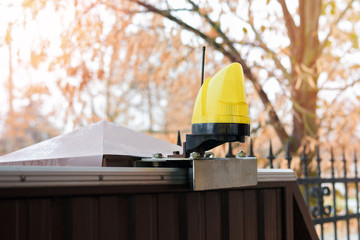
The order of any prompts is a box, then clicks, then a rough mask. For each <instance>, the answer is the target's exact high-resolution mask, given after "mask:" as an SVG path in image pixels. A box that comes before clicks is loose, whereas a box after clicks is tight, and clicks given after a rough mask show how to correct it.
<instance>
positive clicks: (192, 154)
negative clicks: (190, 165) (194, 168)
mask: <svg viewBox="0 0 360 240" xmlns="http://www.w3.org/2000/svg"><path fill="white" fill-rule="evenodd" d="M199 157H200V153H198V152H192V153H190V158H192V159H196V158H199Z"/></svg>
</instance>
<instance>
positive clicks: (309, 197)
mask: <svg viewBox="0 0 360 240" xmlns="http://www.w3.org/2000/svg"><path fill="white" fill-rule="evenodd" d="M229 145H230V144H229ZM230 150H231V148H230V147H229V151H230ZM228 154H229V153H228ZM248 156H254V151H253V146H252V141H250V150H249V155H248ZM284 158H285V159H286V161H287V168H290V166H291V161H292V159H293V157H292V156H291V152H290V145H289V143H288V144H287V145H286V151H285V157H284ZM313 158H314V159H313V160H314V161H315V162H314V163H315V164H316V168H315V169H310V168H309V165H308V163H309V162H310V159H309V158H308V156H307V154H306V146H305V145H304V146H303V149H302V153H301V156H300V164H301V167H302V171H300V172H298V175H301V176H298V180H297V181H298V184H299V186H300V189H301V191H302V193H303V196H304V200H305V202H306V205H307V206H308V208H309V211H310V213H311V215H312V218H313V222H314V225H315V227H316V226H319V227H317V231H318V234H319V238H320V239H328V237H331V236H333V239H348V240H349V239H350V238H351V239H359V240H360V232H359V230H360V229H359V226H360V222H359V220H360V213H359V182H360V179H359V178H358V168H357V163H358V162H357V157H356V153H354V156H353V160H352V161H348V160H347V159H346V157H345V153H344V151H343V154H342V157H341V160H336V159H335V157H334V153H333V150H332V149H331V150H330V159H329V160H328V161H330V168H329V169H328V170H325V169H322V168H321V163H322V162H324V161H323V159H322V158H321V156H320V150H319V147H316V149H315V154H314V157H313ZM267 159H268V160H269V168H274V160H276V156H275V155H274V154H273V148H272V144H271V142H270V146H269V155H268V156H267ZM340 161H341V162H342V164H339V162H340ZM335 163H336V164H337V165H340V167H341V165H342V169H339V168H336V167H335V166H334V165H335ZM310 170H311V171H310ZM335 170H337V172H338V174H335V173H336V171H335ZM341 185H342V186H343V187H341ZM341 190H342V192H343V193H341ZM350 190H351V191H352V192H353V194H352V195H353V198H352V199H349V191H350ZM325 198H326V199H327V200H326V201H325ZM341 198H342V199H343V201H345V204H344V206H341V205H340V204H339V203H338V202H337V201H338V200H341ZM349 200H352V201H353V202H354V201H355V202H356V208H355V207H354V206H353V207H352V208H351V209H350V207H349ZM350 221H353V223H352V224H350ZM339 222H343V223H344V226H345V227H341V228H339V227H338V223H339ZM329 224H330V225H333V228H332V229H333V230H332V231H330V232H329V229H330V228H329V227H327V228H326V229H324V227H325V226H326V225H327V226H329ZM344 228H345V229H346V230H345V229H344ZM342 229H344V230H345V231H342V232H345V233H344V235H345V236H343V234H340V233H339V230H342ZM351 230H353V231H352V232H351Z"/></svg>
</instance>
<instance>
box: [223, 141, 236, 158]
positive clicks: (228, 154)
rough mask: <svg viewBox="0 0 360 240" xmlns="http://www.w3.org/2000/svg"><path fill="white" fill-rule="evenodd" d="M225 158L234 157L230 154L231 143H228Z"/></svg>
mask: <svg viewBox="0 0 360 240" xmlns="http://www.w3.org/2000/svg"><path fill="white" fill-rule="evenodd" d="M225 157H227V158H233V157H235V155H234V154H233V152H232V145H231V142H229V145H228V152H227V154H226V155H225Z"/></svg>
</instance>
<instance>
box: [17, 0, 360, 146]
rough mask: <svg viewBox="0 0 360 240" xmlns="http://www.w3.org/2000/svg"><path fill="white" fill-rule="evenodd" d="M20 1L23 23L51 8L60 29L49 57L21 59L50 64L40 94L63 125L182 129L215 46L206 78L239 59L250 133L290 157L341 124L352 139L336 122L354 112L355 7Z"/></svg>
mask: <svg viewBox="0 0 360 240" xmlns="http://www.w3.org/2000/svg"><path fill="white" fill-rule="evenodd" d="M22 6H23V8H24V12H26V13H29V14H30V15H31V16H32V18H26V20H24V21H36V18H37V16H38V15H39V14H40V12H41V11H42V10H43V11H49V8H53V9H55V10H56V11H57V13H58V14H59V18H60V19H62V21H63V22H64V25H65V26H64V31H63V32H62V34H61V36H60V41H61V43H60V45H59V48H60V51H58V52H57V53H56V54H54V53H50V54H49V52H51V51H50V50H49V44H43V45H42V46H41V47H39V48H38V49H36V50H34V49H33V50H32V52H31V61H32V62H31V63H32V66H33V67H34V68H36V67H38V66H39V64H40V63H41V62H50V64H49V71H50V72H53V73H55V75H56V76H57V79H58V80H57V81H56V83H57V85H56V89H55V88H51V90H50V91H60V93H61V95H62V97H63V100H64V101H61V100H57V102H58V103H59V104H58V106H56V107H57V109H56V110H57V111H58V112H61V111H62V110H63V109H65V112H66V114H64V116H65V120H71V121H73V122H74V126H76V125H84V124H87V123H89V122H93V121H96V120H99V119H107V120H110V121H115V122H118V123H121V124H124V125H128V126H131V127H133V128H141V129H147V130H148V131H149V132H152V131H157V132H159V131H160V132H165V133H169V132H174V133H176V132H177V131H176V130H177V129H182V130H184V129H185V130H188V128H189V126H190V120H191V114H192V106H193V102H194V99H195V95H196V94H197V91H198V89H199V85H200V83H199V82H200V62H201V48H200V46H201V45H202V44H206V45H208V46H210V47H211V48H210V49H212V50H215V51H208V55H207V60H206V61H207V64H206V68H205V72H206V76H207V77H208V76H211V75H213V74H214V73H215V72H216V71H217V70H219V68H220V67H223V66H224V65H225V64H228V63H229V62H235V61H236V62H240V63H241V64H242V66H243V69H244V73H245V76H246V77H247V79H249V80H250V82H251V83H252V86H251V85H249V84H248V83H247V94H248V96H247V97H248V101H249V102H250V104H251V109H250V110H251V113H252V117H253V119H254V120H253V121H252V126H253V132H254V134H253V136H257V138H258V139H259V140H260V141H261V142H263V141H265V139H268V138H269V137H271V136H273V135H274V134H277V136H278V137H279V142H280V143H282V144H283V143H285V142H286V141H287V140H289V139H291V140H292V141H293V147H294V148H293V150H296V149H297V148H298V146H299V145H300V144H301V143H302V142H310V143H312V146H314V145H315V143H316V142H317V141H318V140H319V138H324V139H325V138H326V139H328V137H327V136H329V132H331V131H332V132H336V133H341V128H346V129H347V133H348V134H349V135H348V134H346V136H350V135H351V136H354V137H357V138H358V136H356V132H357V131H355V130H356V129H357V127H356V126H357V123H358V120H357V119H356V117H355V120H353V121H351V124H350V122H349V121H346V117H347V116H356V115H349V113H353V112H354V113H355V112H358V110H357V111H354V110H356V109H357V107H358V106H359V104H358V102H359V101H358V100H357V99H355V100H356V101H357V102H354V103H356V104H355V105H356V106H355V105H354V104H353V105H351V106H350V105H349V106H346V101H347V100H348V99H345V98H344V97H343V96H344V95H345V96H346V95H347V90H348V89H349V88H351V87H354V86H357V84H358V82H359V79H358V78H357V77H356V76H359V67H358V66H359V65H358V64H357V63H356V61H354V56H356V54H358V53H359V50H358V42H359V40H358V37H357V36H358V34H359V29H360V28H357V27H356V26H357V25H359V24H358V22H359V21H358V20H359V17H358V14H357V11H359V10H360V6H359V3H358V2H354V1H348V0H339V1H332V0H327V1H326V0H323V1H320V0H316V1H307V0H306V1H298V2H294V1H291V2H290V1H289V2H285V0H278V1H276V0H272V1H270V0H268V1H243V2H238V1H235V0H227V1H192V0H183V1H181V2H178V1H156V0H154V1H140V0H119V1H113V0H106V1H100V0H94V1H91V2H88V1H75V0H66V1H58V0H53V1H43V0H41V1H32V0H26V1H23V4H22ZM29 19H30V20H29ZM50 45H51V44H50ZM196 49H197V50H196ZM54 55H55V56H54ZM254 93H256V94H257V96H256V94H254ZM10 102H11V101H10ZM260 103H261V104H262V105H263V106H265V111H262V110H261V109H262V106H261V105H259V104H260ZM345 106H346V108H345ZM354 106H355V107H354ZM339 113H341V114H339ZM60 115H61V114H60ZM139 116H142V117H140V118H139ZM139 119H140V121H139ZM269 123H270V125H271V126H272V128H268V127H267V126H268V125H269ZM349 124H350V125H351V126H350V125H349ZM342 137H343V138H346V137H345V135H344V134H343V136H342ZM174 139H175V138H174ZM334 139H335V140H336V141H337V140H339V139H340V138H334Z"/></svg>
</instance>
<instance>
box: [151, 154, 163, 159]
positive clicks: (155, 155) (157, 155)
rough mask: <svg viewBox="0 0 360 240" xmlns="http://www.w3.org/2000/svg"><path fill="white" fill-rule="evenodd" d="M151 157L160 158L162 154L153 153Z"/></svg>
mask: <svg viewBox="0 0 360 240" xmlns="http://www.w3.org/2000/svg"><path fill="white" fill-rule="evenodd" d="M152 157H153V158H162V157H163V155H162V153H153V155H152Z"/></svg>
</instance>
